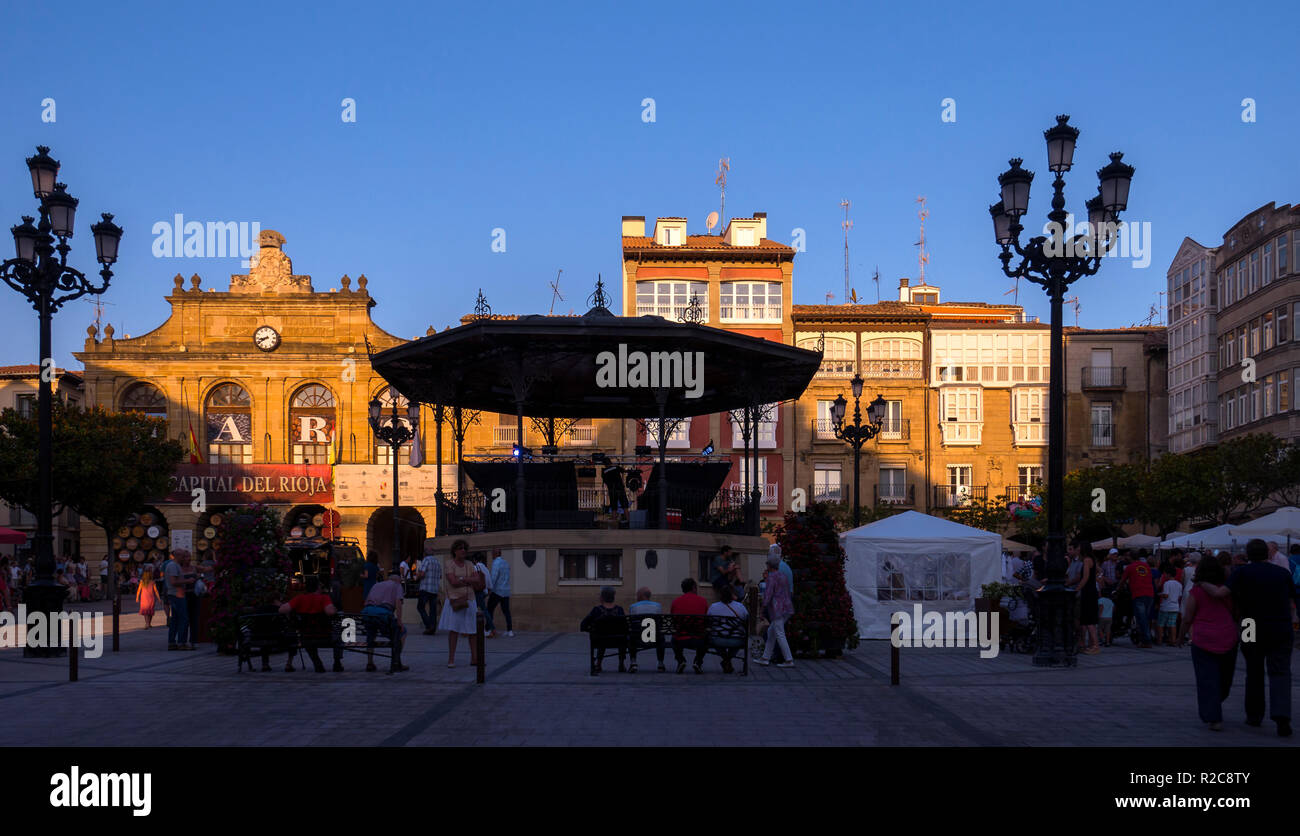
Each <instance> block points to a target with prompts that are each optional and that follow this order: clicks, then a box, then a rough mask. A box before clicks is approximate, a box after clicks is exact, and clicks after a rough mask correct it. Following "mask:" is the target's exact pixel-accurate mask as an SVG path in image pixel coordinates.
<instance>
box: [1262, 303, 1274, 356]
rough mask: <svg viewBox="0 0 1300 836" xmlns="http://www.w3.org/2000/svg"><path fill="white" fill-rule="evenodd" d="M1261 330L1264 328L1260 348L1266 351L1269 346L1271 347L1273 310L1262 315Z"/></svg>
mask: <svg viewBox="0 0 1300 836" xmlns="http://www.w3.org/2000/svg"><path fill="white" fill-rule="evenodd" d="M1263 330H1264V344H1263V346H1262V348H1263V350H1264V351H1268V350H1269V349H1270V348H1272V347H1273V312H1272V311H1269V312H1268V313H1266V314H1264V316H1263Z"/></svg>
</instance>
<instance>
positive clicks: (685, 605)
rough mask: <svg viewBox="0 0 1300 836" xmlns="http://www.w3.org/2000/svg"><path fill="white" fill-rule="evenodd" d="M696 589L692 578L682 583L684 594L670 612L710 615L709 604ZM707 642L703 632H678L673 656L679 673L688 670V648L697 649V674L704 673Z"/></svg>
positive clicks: (675, 637)
mask: <svg viewBox="0 0 1300 836" xmlns="http://www.w3.org/2000/svg"><path fill="white" fill-rule="evenodd" d="M695 589H696V586H695V581H694V580H693V579H692V578H687V579H686V580H684V581H682V594H681V595H679V596H678V597H677V598H676V599H674V600H673V603H672V607H671V608H670V609H669V612H671V613H672V614H673V615H699V616H703V615H705V614H706V613H708V611H709V602H708V601H705V600H704V599H703V598H702V597H700V596H699V595H698V594H697V593H696V591H695ZM701 621H703V619H701ZM707 642H708V639H706V638H705V634H704V633H703V631H702V630H693V629H690V628H689V627H688V628H687V629H685V630H680V629H679V630H678V631H677V634H676V635H674V636H673V655H674V656H676V657H677V672H678V673H682V672H683V671H685V670H686V648H688V647H691V648H694V649H695V665H694V667H695V672H696V673H704V651H705V648H706V647H707Z"/></svg>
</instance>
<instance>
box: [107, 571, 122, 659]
mask: <svg viewBox="0 0 1300 836" xmlns="http://www.w3.org/2000/svg"><path fill="white" fill-rule="evenodd" d="M108 596H109V597H110V598H112V599H113V652H114V653H116V652H117V651H118V642H117V639H118V617H119V616H120V615H121V614H122V591H121V590H120V589H118V588H117V566H116V565H114V566H113V568H112V570H111V571H110V572H109V574H108Z"/></svg>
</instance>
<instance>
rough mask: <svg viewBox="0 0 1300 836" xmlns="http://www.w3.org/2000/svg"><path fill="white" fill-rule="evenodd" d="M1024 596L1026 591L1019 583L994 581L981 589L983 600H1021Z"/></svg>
mask: <svg viewBox="0 0 1300 836" xmlns="http://www.w3.org/2000/svg"><path fill="white" fill-rule="evenodd" d="M1023 595H1024V589H1023V588H1022V587H1021V586H1020V584H1018V583H1002V582H1001V581H994V582H993V583H986V584H984V585H983V586H981V587H980V597H981V598H1020V597H1022V596H1023Z"/></svg>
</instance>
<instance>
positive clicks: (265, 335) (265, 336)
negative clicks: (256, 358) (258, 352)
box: [253, 325, 280, 351]
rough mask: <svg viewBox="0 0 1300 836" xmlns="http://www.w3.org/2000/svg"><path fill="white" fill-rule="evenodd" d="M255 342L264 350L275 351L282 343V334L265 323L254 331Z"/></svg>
mask: <svg viewBox="0 0 1300 836" xmlns="http://www.w3.org/2000/svg"><path fill="white" fill-rule="evenodd" d="M253 344H254V345H256V346H257V347H258V348H260V349H262V350H263V351H275V349H276V347H278V346H279V345H280V335H279V334H278V333H276V330H275V329H274V328H272V327H271V326H270V325H263V326H262V327H261V328H258V329H257V330H256V331H254V332H253Z"/></svg>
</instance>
